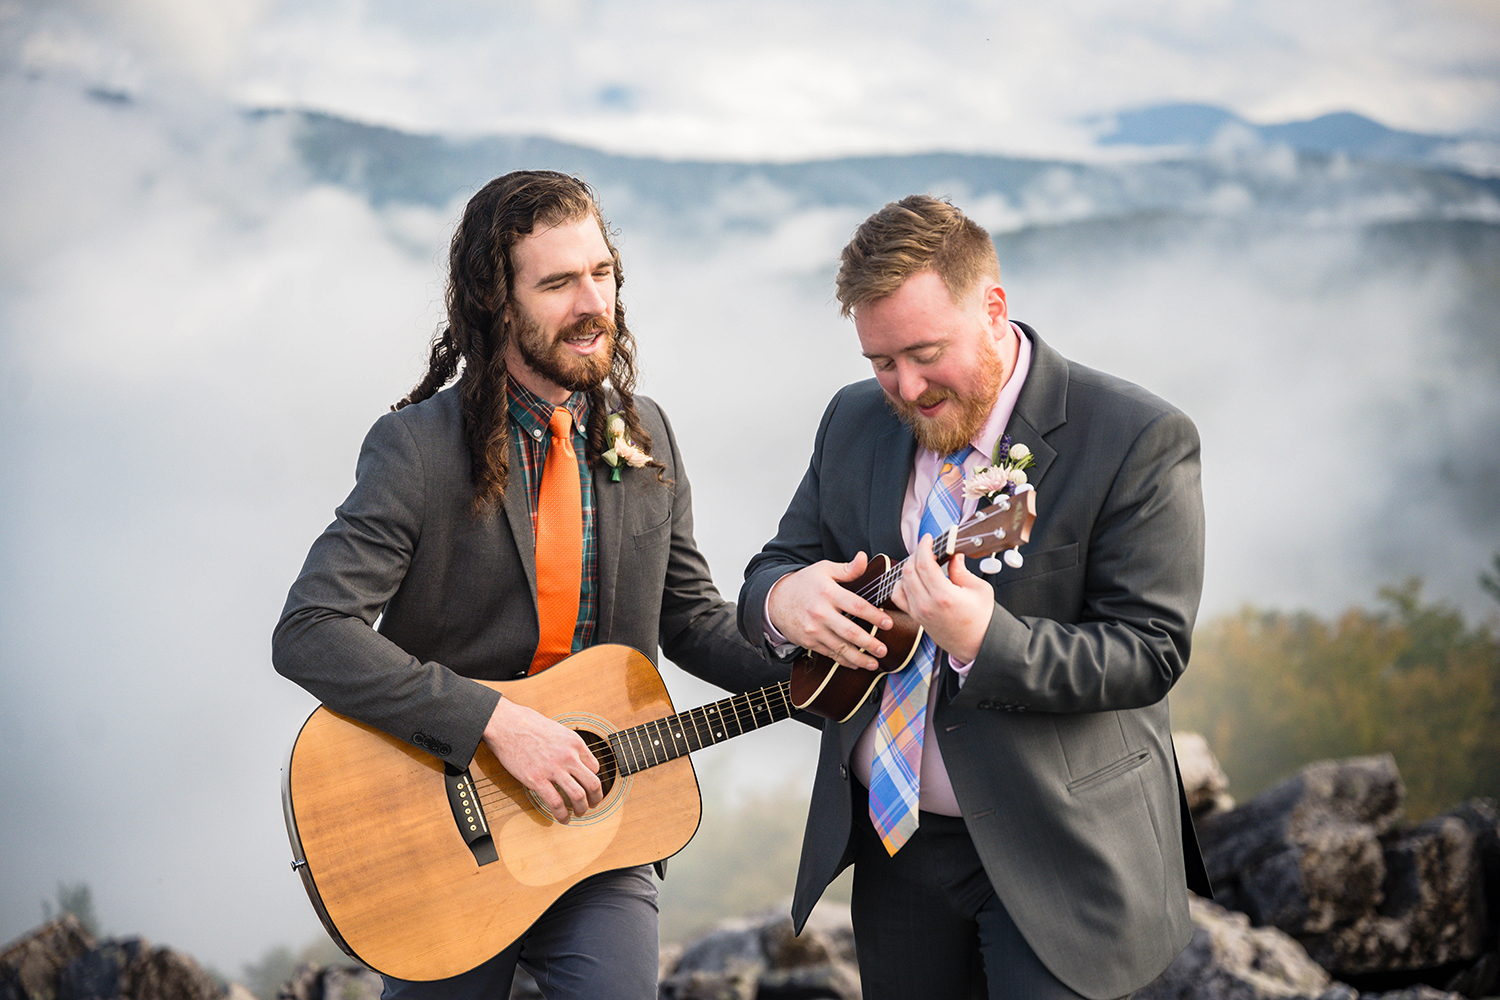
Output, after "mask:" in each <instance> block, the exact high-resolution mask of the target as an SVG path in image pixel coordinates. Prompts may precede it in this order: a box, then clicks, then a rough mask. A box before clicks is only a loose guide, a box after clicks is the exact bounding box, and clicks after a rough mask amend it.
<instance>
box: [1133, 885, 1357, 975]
mask: <svg viewBox="0 0 1500 1000" xmlns="http://www.w3.org/2000/svg"><path fill="white" fill-rule="evenodd" d="M1189 910H1190V913H1191V915H1192V918H1193V925H1194V928H1195V929H1194V931H1193V938H1192V940H1191V941H1190V942H1189V943H1188V946H1187V948H1186V949H1184V950H1183V952H1182V954H1180V955H1178V956H1177V959H1176V961H1174V962H1173V963H1172V964H1171V966H1169V967H1168V968H1167V971H1166V972H1164V973H1162V975H1161V977H1160V978H1158V979H1157V980H1156V981H1155V982H1153V983H1152V984H1151V985H1149V986H1147V987H1146V988H1145V989H1143V990H1140V991H1139V992H1137V993H1136V994H1135V997H1136V1000H1261V998H1269V997H1323V996H1324V995H1325V994H1326V993H1327V992H1328V990H1329V988H1330V986H1332V985H1333V983H1332V980H1331V979H1330V977H1329V975H1328V973H1327V972H1326V971H1324V970H1323V969H1322V968H1321V967H1320V966H1319V965H1318V964H1317V963H1316V962H1314V961H1313V960H1312V959H1311V958H1309V957H1308V955H1307V952H1306V951H1305V950H1304V949H1303V948H1302V946H1301V945H1300V944H1298V943H1297V942H1296V940H1294V939H1293V938H1292V937H1290V936H1289V935H1287V934H1284V933H1282V932H1281V931H1278V930H1276V929H1275V928H1271V927H1252V926H1251V925H1250V919H1249V918H1248V917H1247V916H1245V914H1243V913H1236V912H1234V911H1232V910H1226V909H1225V908H1224V907H1222V906H1219V905H1217V904H1215V903H1210V902H1208V901H1207V900H1203V899H1199V898H1198V897H1196V896H1194V897H1192V898H1191V899H1190V901H1189ZM1348 996H1349V997H1351V998H1352V997H1353V996H1355V994H1354V992H1353V991H1352V990H1350V991H1349V993H1348ZM1329 1000H1332V997H1330V998H1329Z"/></svg>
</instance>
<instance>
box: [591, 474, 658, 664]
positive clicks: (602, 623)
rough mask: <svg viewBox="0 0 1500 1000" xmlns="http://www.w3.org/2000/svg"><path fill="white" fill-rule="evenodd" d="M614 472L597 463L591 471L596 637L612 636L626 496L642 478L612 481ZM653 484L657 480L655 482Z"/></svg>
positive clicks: (632, 477)
mask: <svg viewBox="0 0 1500 1000" xmlns="http://www.w3.org/2000/svg"><path fill="white" fill-rule="evenodd" d="M611 471H612V470H611V469H610V467H609V466H608V465H606V464H605V463H603V462H597V463H595V465H594V468H593V470H592V472H593V476H594V553H595V556H594V557H595V559H597V560H598V572H599V591H598V593H597V594H595V598H596V600H597V601H598V609H597V611H596V612H595V615H596V619H595V625H594V636H595V638H596V640H600V641H602V638H601V637H607V636H609V635H610V634H611V622H612V620H613V616H614V612H615V590H616V588H617V586H618V585H619V578H620V539H621V537H622V536H623V535H624V534H625V493H626V491H627V490H629V489H631V488H632V485H631V484H633V483H637V482H639V481H640V480H641V478H642V477H641V476H623V477H621V481H620V482H618V483H617V482H614V481H613V480H611V479H610V473H611ZM653 481H654V479H653Z"/></svg>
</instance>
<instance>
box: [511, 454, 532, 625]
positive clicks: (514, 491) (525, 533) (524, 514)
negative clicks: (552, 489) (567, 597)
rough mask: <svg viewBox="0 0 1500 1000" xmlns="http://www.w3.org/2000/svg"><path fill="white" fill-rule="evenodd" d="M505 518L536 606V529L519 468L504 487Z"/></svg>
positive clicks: (529, 591) (529, 593) (514, 470)
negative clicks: (532, 522)
mask: <svg viewBox="0 0 1500 1000" xmlns="http://www.w3.org/2000/svg"><path fill="white" fill-rule="evenodd" d="M504 506H505V519H506V520H507V521H509V522H510V533H511V537H513V538H514V539H515V542H516V552H517V554H518V555H519V556H520V557H521V566H522V568H523V569H525V570H526V582H527V583H528V584H530V587H529V588H528V591H527V593H528V596H530V598H531V603H532V607H533V608H534V607H535V606H536V529H535V528H534V527H533V526H532V524H531V509H530V507H529V506H527V503H526V483H525V481H524V480H523V479H522V477H521V473H520V470H519V469H513V470H512V474H511V477H510V482H509V483H507V484H506V487H505V501H504Z"/></svg>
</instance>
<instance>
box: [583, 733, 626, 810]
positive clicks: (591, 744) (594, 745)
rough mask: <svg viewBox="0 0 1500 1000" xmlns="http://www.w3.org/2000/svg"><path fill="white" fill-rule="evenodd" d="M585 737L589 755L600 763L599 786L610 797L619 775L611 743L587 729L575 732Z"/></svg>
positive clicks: (584, 740)
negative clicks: (610, 746)
mask: <svg viewBox="0 0 1500 1000" xmlns="http://www.w3.org/2000/svg"><path fill="white" fill-rule="evenodd" d="M573 731H574V732H575V733H577V734H578V735H579V736H582V737H583V742H584V743H585V744H587V746H588V748H589V753H591V754H593V755H594V759H595V760H597V761H598V762H599V785H600V787H601V789H602V790H603V794H605V795H608V794H609V790H610V789H611V788H613V787H615V778H616V777H617V776H618V775H619V773H620V772H619V768H618V767H617V766H616V764H615V755H614V751H612V750H611V749H610V748H609V743H608V741H606V740H605V739H604V737H602V736H600V735H599V734H598V733H591V732H589V731H588V730H586V729H575V730H573Z"/></svg>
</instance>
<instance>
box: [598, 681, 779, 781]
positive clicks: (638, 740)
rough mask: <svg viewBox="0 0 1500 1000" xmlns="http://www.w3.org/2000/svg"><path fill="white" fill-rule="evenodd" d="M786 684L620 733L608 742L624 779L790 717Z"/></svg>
mask: <svg viewBox="0 0 1500 1000" xmlns="http://www.w3.org/2000/svg"><path fill="white" fill-rule="evenodd" d="M789 687H790V682H789V681H782V682H781V683H780V684H773V685H771V686H770V687H763V688H760V689H759V690H757V691H747V692H746V693H744V694H737V695H735V696H734V697H733V698H725V699H724V700H723V701H716V702H714V703H713V704H711V705H704V706H702V707H701V708H694V709H691V710H689V711H686V712H679V713H677V714H676V715H668V716H666V717H665V718H661V719H653V720H652V721H650V722H643V723H641V724H640V725H639V726H632V727H631V728H629V729H622V730H620V731H619V732H617V733H614V734H613V735H611V736H610V737H609V741H608V742H609V745H610V748H611V749H612V750H613V751H614V753H615V762H616V766H617V767H618V768H619V772H620V773H621V774H622V775H625V774H635V773H636V772H637V771H644V770H646V768H648V767H655V766H656V765H658V764H665V763H666V762H667V761H669V760H676V759H677V758H678V757H682V756H684V755H685V754H689V753H692V752H693V751H694V750H702V749H703V748H704V747H709V746H713V745H714V744H715V743H723V742H724V741H725V740H729V739H733V738H734V737H736V736H742V735H744V734H745V733H748V732H752V731H754V730H756V729H759V728H761V727H762V726H769V725H770V724H771V723H773V722H780V721H781V720H783V719H787V718H790V717H791V714H792V699H791V696H790V693H789V690H788V689H789Z"/></svg>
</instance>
